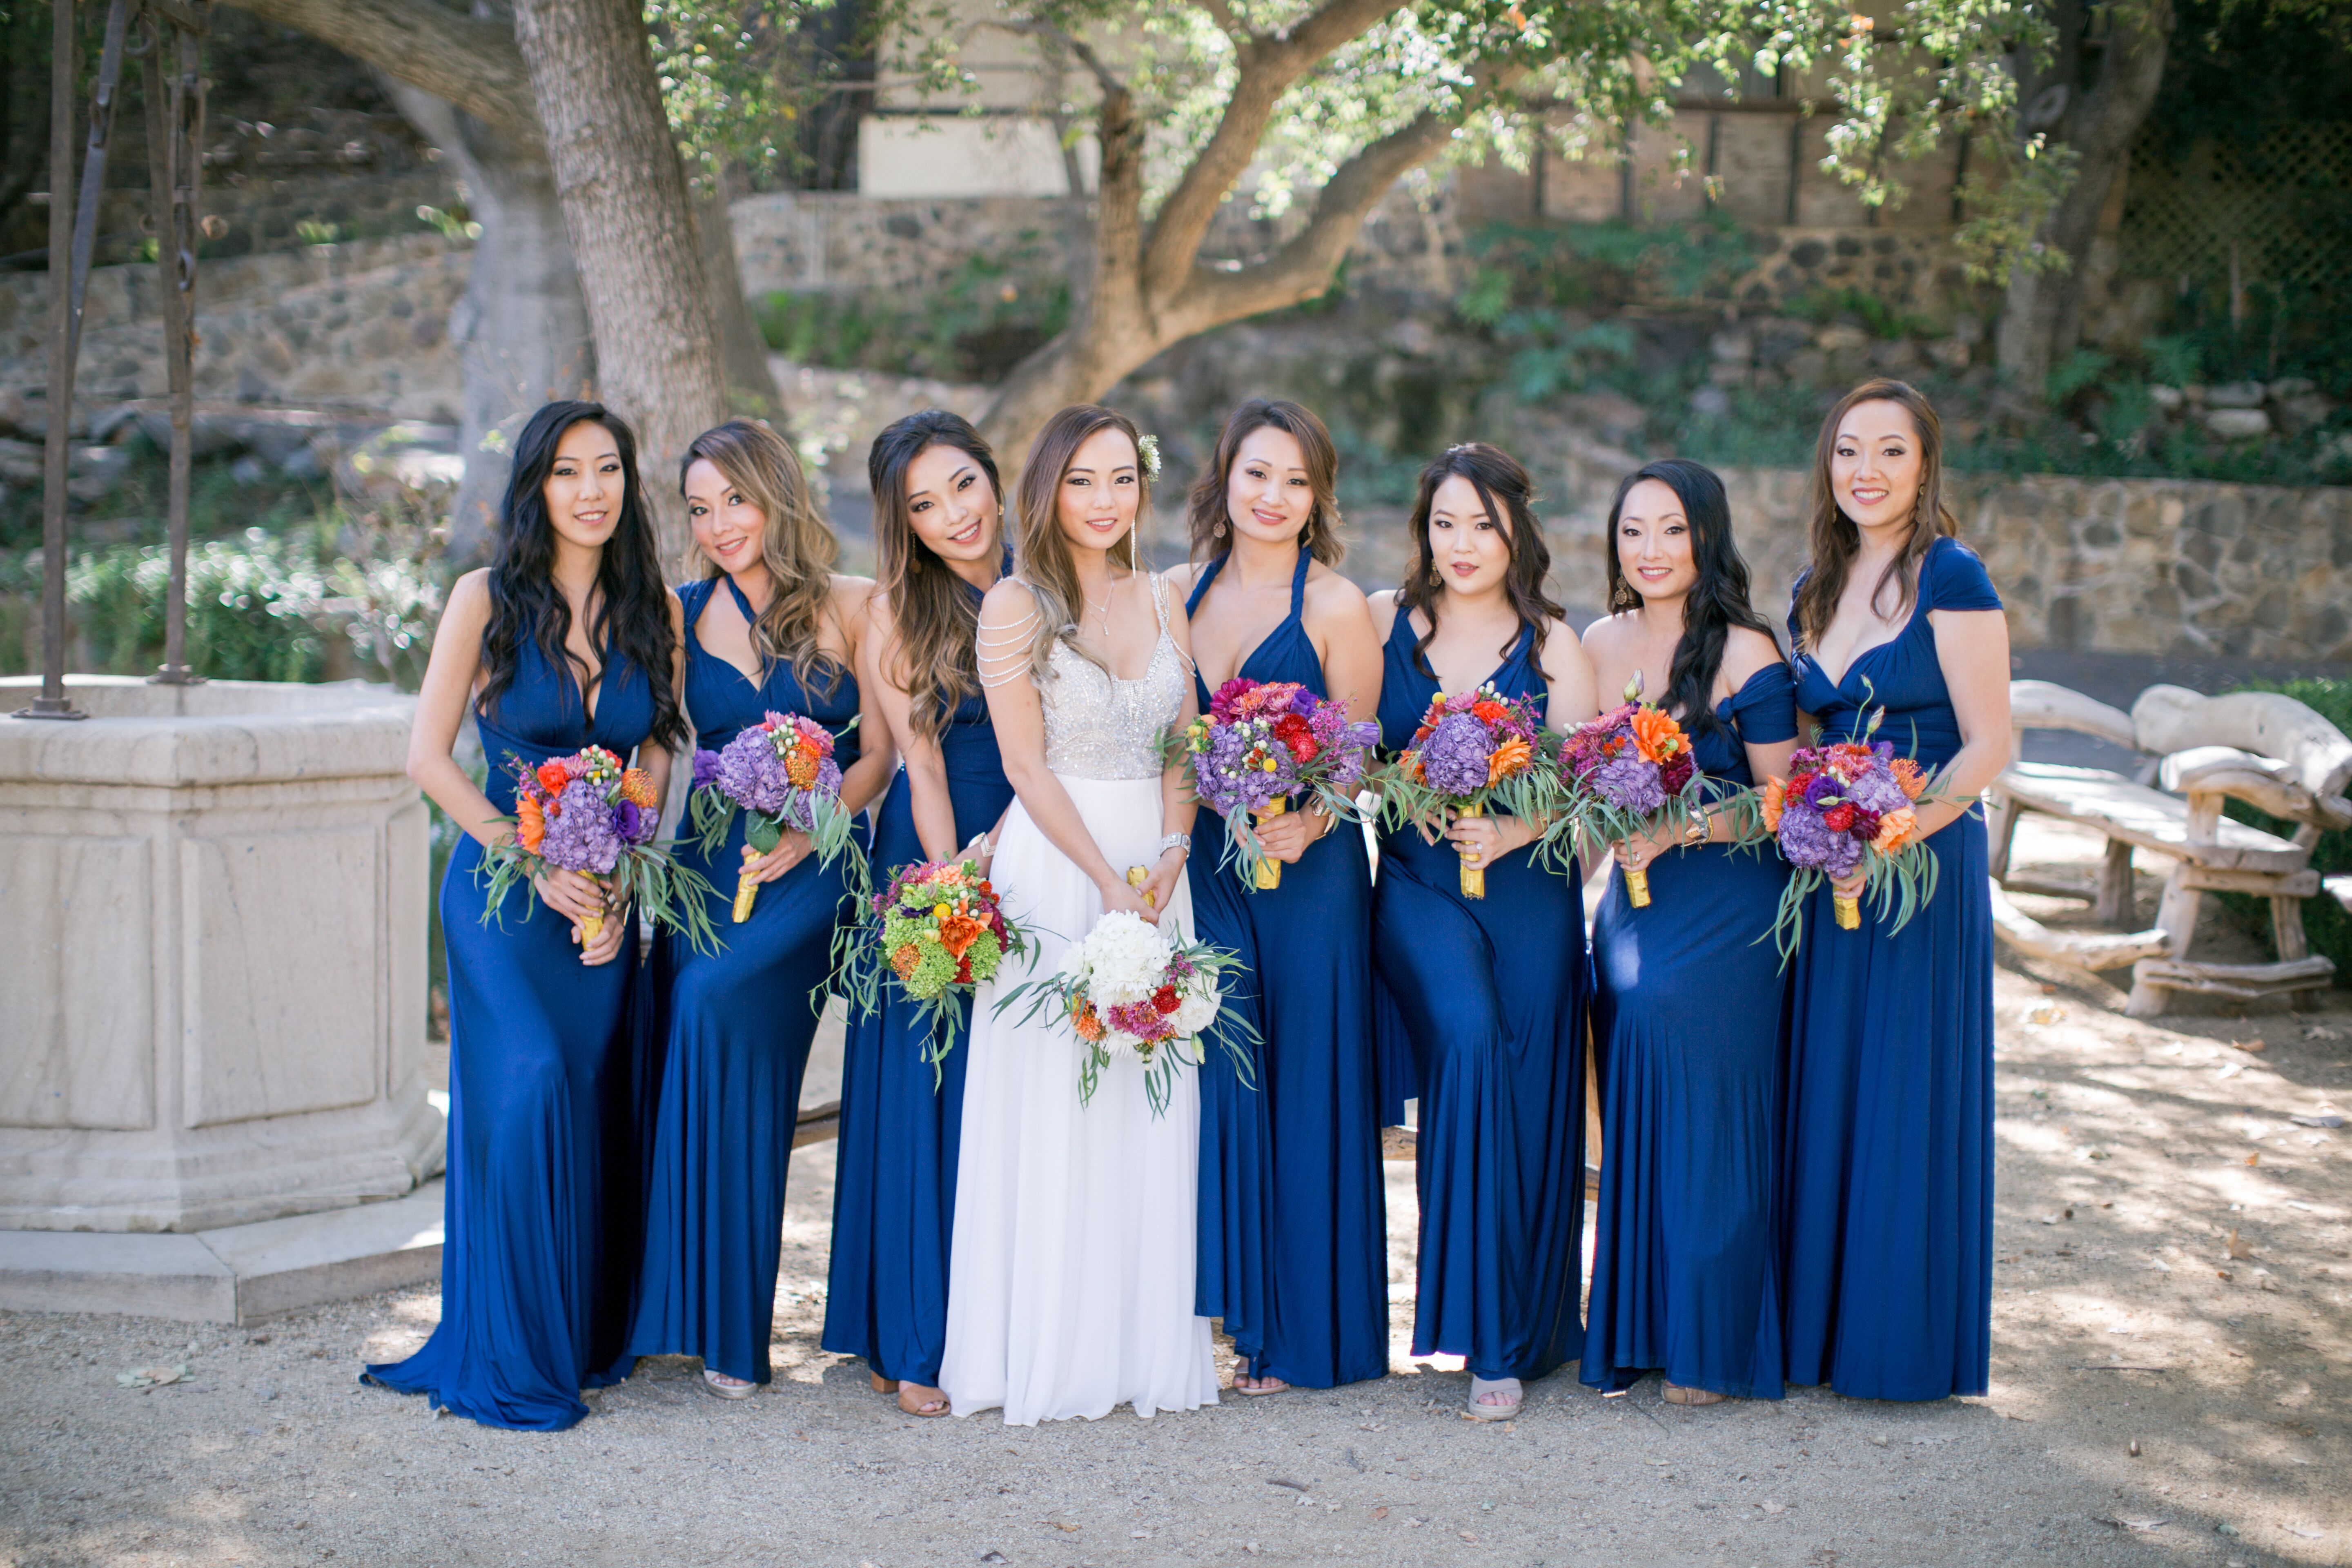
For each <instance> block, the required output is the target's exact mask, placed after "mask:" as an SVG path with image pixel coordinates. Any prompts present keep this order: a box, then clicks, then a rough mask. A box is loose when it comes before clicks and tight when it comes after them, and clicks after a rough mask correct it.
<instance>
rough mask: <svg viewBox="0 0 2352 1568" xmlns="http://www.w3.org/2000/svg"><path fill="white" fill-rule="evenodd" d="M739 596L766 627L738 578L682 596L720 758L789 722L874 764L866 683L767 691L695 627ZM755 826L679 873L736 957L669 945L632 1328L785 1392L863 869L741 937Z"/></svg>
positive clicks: (823, 882)
mask: <svg viewBox="0 0 2352 1568" xmlns="http://www.w3.org/2000/svg"><path fill="white" fill-rule="evenodd" d="M722 587H723V588H724V589H725V590H726V591H727V592H729V593H730V594H732V595H734V597H735V607H736V609H737V610H739V611H740V613H741V614H742V616H743V618H744V619H745V620H746V621H753V620H756V619H757V617H756V616H754V615H753V614H752V611H751V604H750V602H749V601H748V600H746V599H745V598H744V596H743V591H742V590H741V589H740V588H738V587H737V586H736V585H735V581H734V579H733V578H731V577H726V576H719V577H713V578H708V579H706V580H704V581H702V582H699V583H689V584H687V585H686V586H685V587H683V588H681V589H679V590H678V598H679V599H680V600H682V601H683V602H684V604H685V606H686V708H687V713H688V717H689V718H691V719H692V720H693V721H694V729H695V740H696V744H697V745H698V746H699V747H701V748H702V749H703V750H706V751H714V752H715V751H718V750H719V749H721V748H723V747H724V746H725V745H726V744H727V742H730V741H731V740H733V739H734V738H735V737H736V735H737V734H738V733H739V732H740V731H742V730H743V729H744V728H746V727H747V726H749V725H751V724H756V723H758V722H759V721H761V719H762V718H764V717H765V716H766V715H767V714H769V713H771V712H776V713H798V714H802V715H803V716H804V717H807V718H810V719H814V720H815V721H817V722H818V723H820V724H822V725H824V727H825V728H826V729H827V730H829V731H832V732H833V735H834V752H833V755H834V761H835V762H836V763H839V764H840V766H841V768H842V770H843V771H844V772H847V771H848V769H849V768H850V766H851V765H852V764H853V763H856V760H857V751H858V745H857V731H856V730H855V729H852V728H851V727H850V726H851V722H852V721H854V720H855V719H856V717H857V710H858V701H857V682H856V679H855V678H854V677H852V676H851V675H850V674H849V673H848V672H847V671H843V672H842V673H841V674H840V675H839V677H838V678H837V679H836V680H835V684H834V686H833V689H831V690H830V691H824V692H820V691H816V690H813V689H809V688H807V687H804V686H803V685H802V683H801V680H800V679H799V676H798V675H797V673H796V672H795V671H794V670H793V668H792V666H791V665H790V664H788V663H786V662H785V661H783V660H781V659H779V660H778V661H777V662H776V663H775V664H774V665H773V666H772V668H770V669H769V671H768V674H767V679H765V680H764V681H756V682H755V681H754V680H752V679H751V677H749V676H747V675H745V674H744V673H743V672H742V671H741V670H740V669H737V668H735V667H734V666H733V665H731V664H729V663H728V662H727V661H726V660H725V659H723V658H719V657H718V656H717V655H716V654H713V653H711V652H710V651H709V649H707V648H705V647H703V646H702V639H701V638H700V637H698V636H697V635H696V632H695V626H696V623H697V622H698V621H699V620H700V618H701V616H702V612H703V609H704V608H705V607H706V606H707V605H709V603H710V596H711V595H713V594H714V593H716V592H718V591H719V589H720V588H722ZM743 828H744V815H743V813H741V812H740V811H738V812H737V813H736V814H735V820H734V823H733V825H732V826H730V828H729V830H728V834H727V842H726V843H725V844H724V845H722V846H721V847H719V852H718V853H717V854H715V855H712V856H710V857H709V858H708V859H707V860H706V859H705V858H704V857H703V855H702V853H701V850H700V849H699V847H697V846H696V845H694V844H692V843H688V844H684V845H682V846H681V847H680V849H679V855H678V858H679V859H680V860H682V861H683V862H685V863H686V864H687V865H689V866H691V867H693V868H695V869H696V870H698V871H699V872H701V873H702V874H703V875H704V876H705V877H708V878H709V879H710V888H711V890H710V897H709V913H710V921H711V924H712V927H713V928H714V929H715V930H716V931H718V933H719V941H720V942H723V943H725V946H724V947H723V948H722V949H721V950H720V951H719V952H715V953H711V952H695V951H694V949H693V948H692V947H690V946H689V945H688V943H687V942H686V941H685V940H684V939H683V938H680V937H677V936H675V935H672V936H667V937H666V938H665V939H664V940H663V942H662V943H661V945H660V947H659V948H658V950H657V951H656V954H655V963H654V966H653V967H654V970H655V976H654V978H655V984H656V985H657V986H658V987H659V988H660V989H659V991H658V993H657V994H659V996H660V997H661V1004H660V1007H659V1021H658V1023H657V1025H656V1028H657V1030H658V1033H659V1036H660V1037H661V1038H662V1039H663V1047H662V1056H661V1059H660V1064H659V1071H658V1073H657V1074H656V1081H657V1082H658V1083H659V1085H660V1088H659V1089H658V1090H657V1092H656V1101H655V1106H654V1113H653V1121H652V1128H653V1130H652V1133H651V1143H652V1149H651V1171H650V1176H649V1182H648V1190H647V1196H646V1247H645V1261H644V1263H643V1265H642V1266H641V1267H640V1268H639V1270H638V1275H637V1291H636V1301H635V1312H634V1315H633V1317H632V1320H631V1321H630V1325H629V1341H628V1350H629V1353H630V1354H631V1355H689V1356H700V1357H701V1358H702V1364H703V1367H704V1370H706V1371H709V1372H715V1373H721V1374H722V1375H725V1376H728V1377H738V1378H742V1379H744V1380H746V1381H748V1382H752V1383H765V1382H767V1381H768V1377H769V1373H768V1338H769V1330H770V1327H771V1324H772V1320H773V1317H774V1311H775V1299H776V1265H777V1258H778V1256H779V1254H780V1252H781V1250H782V1242H783V1224H784V1180H785V1177H786V1176H787V1174H789V1173H790V1171H791V1168H792V1158H793V1130H794V1129H795V1128H796V1127H797V1126H798V1124H799V1121H800V1101H801V1077H802V1074H803V1072H804V1071H805V1070H806V1068H807V1067H808V1056H809V1045H810V1042H811V1041H812V1040H814V1038H815V1037H816V1026H817V1016H818V1010H819V1005H820V1004H821V1003H822V1002H823V1000H824V996H823V994H822V993H823V990H824V985H825V982H826V979H827V976H828V975H829V974H830V973H831V964H832V946H833V935H834V927H835V922H836V921H838V920H840V919H841V918H843V917H844V916H845V913H846V912H847V911H846V910H845V908H844V900H845V895H846V893H847V890H848V888H847V881H846V877H847V871H848V866H849V861H848V858H847V857H846V856H843V857H840V858H836V859H835V861H834V862H833V864H831V865H830V866H823V865H819V864H818V863H817V858H816V857H815V856H814V855H811V856H809V857H808V858H805V859H803V861H801V863H800V864H799V865H797V866H794V867H793V868H792V869H791V870H790V871H787V872H785V873H784V874H783V875H782V876H781V877H779V878H777V879H775V880H774V881H772V882H769V883H767V884H765V885H763V886H762V887H761V889H760V891H759V895H758V897H757V898H756V900H754V901H753V903H752V905H751V919H750V920H748V921H745V922H744V923H742V924H741V925H736V924H734V923H732V922H733V919H734V916H733V906H734V902H735V879H736V876H737V873H738V871H739V869H740V867H741V866H742V863H743Z"/></svg>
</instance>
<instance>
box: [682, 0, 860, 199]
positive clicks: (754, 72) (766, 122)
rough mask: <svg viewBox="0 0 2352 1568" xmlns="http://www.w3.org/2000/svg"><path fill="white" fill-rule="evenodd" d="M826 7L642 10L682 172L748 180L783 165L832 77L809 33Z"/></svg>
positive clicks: (781, 1)
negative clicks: (731, 168) (738, 174)
mask: <svg viewBox="0 0 2352 1568" xmlns="http://www.w3.org/2000/svg"><path fill="white" fill-rule="evenodd" d="M832 9H833V4H832V0H733V3H731V4H730V3H723V0H646V5H645V18H646V34H647V35H648V37H649V40H650V42H651V44H652V46H653V56H654V69H655V71H656V75H657V76H658V78H659V79H660V81H661V89H662V106H663V108H664V109H665V110H667V111H668V114H669V124H670V131H671V132H672V133H673V134H674V135H676V136H677V142H678V146H679V149H680V150H681V151H682V152H684V153H685V154H686V156H687V160H688V170H689V171H690V172H691V173H692V174H694V175H695V176H696V178H697V179H698V181H701V182H706V183H707V182H708V181H709V180H710V179H711V178H712V177H713V176H714V175H715V174H717V172H718V171H719V169H720V168H721V167H722V166H725V165H730V164H732V165H735V166H737V167H739V168H741V169H742V170H744V171H745V172H746V173H748V174H753V175H758V174H765V173H767V172H769V171H771V170H774V169H777V168H779V167H780V166H784V165H789V164H790V163H791V162H792V161H793V158H794V157H795V155H796V153H797V152H798V142H797V135H798V132H797V124H798V121H800V119H801V117H802V116H803V115H804V114H806V113H807V112H808V111H809V110H812V109H814V107H815V106H816V104H817V103H818V101H819V100H821V99H822V98H823V97H824V93H825V90H826V89H827V86H828V84H829V83H830V82H831V80H832V79H834V78H835V76H837V75H838V74H839V73H838V69H837V68H836V67H835V62H833V61H832V60H831V59H830V58H827V56H826V55H825V53H824V51H823V50H822V49H821V48H819V47H816V46H815V44H814V40H813V39H812V38H811V37H810V34H811V32H812V31H813V30H814V29H813V27H812V24H813V23H814V22H815V21H817V20H818V19H820V18H821V17H822V16H824V14H825V13H828V12H830V11H831V10H832Z"/></svg>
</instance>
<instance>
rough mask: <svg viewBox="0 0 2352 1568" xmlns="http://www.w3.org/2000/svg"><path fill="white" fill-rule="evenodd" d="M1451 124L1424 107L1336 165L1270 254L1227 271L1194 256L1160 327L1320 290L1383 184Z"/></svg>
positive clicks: (1174, 331)
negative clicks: (1294, 229) (1303, 222)
mask: <svg viewBox="0 0 2352 1568" xmlns="http://www.w3.org/2000/svg"><path fill="white" fill-rule="evenodd" d="M1453 134H1454V121H1452V120H1450V119H1447V118H1444V117H1442V116H1440V115H1438V114H1436V113H1434V112H1432V111H1429V110H1424V111H1423V113H1422V114H1421V115H1420V116H1419V117H1418V118H1416V119H1415V120H1413V121H1412V122H1411V123H1409V124H1407V125H1405V126H1403V127H1402V128H1401V129H1399V130H1396V131H1392V132H1390V133H1389V134H1388V135H1386V136H1383V137H1381V139H1380V140H1379V141H1377V142H1372V143H1371V144H1370V145H1369V146H1367V147H1365V148H1364V149H1363V150H1362V151H1360V152H1359V153H1357V154H1356V155H1355V156H1354V157H1352V158H1350V159H1349V160H1348V161H1347V162H1346V163H1342V164H1341V165H1339V170H1338V172H1336V173H1335V174H1332V176H1331V178H1330V181H1329V183H1328V184H1325V185H1324V187H1323V194H1322V195H1321V197H1320V198H1319V199H1318V200H1317V202H1316V204H1315V216H1313V217H1311V218H1309V219H1308V220H1307V226H1306V227H1305V228H1304V229H1301V230H1300V231H1299V232H1298V233H1297V234H1296V235H1294V236H1292V237H1290V238H1289V239H1288V240H1287V241H1286V242H1285V243H1284V244H1283V245H1282V247H1280V248H1279V249H1277V250H1276V251H1275V253H1274V254H1273V255H1272V256H1269V257H1267V258H1265V260H1264V261H1260V262H1256V263H1255V264H1253V265H1251V266H1247V267H1243V268H1237V269H1234V270H1232V271H1226V270H1222V269H1220V268H1212V267H1202V266H1200V265H1198V264H1197V263H1196V264H1194V266H1193V267H1192V269H1191V276H1190V277H1189V278H1188V279H1186V281H1185V284H1184V288H1183V290H1182V292H1181V293H1180V294H1178V295H1177V296H1176V298H1175V299H1174V300H1171V301H1170V302H1169V305H1168V307H1167V309H1166V311H1165V316H1166V318H1167V320H1166V325H1165V331H1166V332H1167V334H1168V335H1169V336H1170V337H1171V339H1173V338H1175V337H1179V336H1183V335H1187V334H1190V333H1192V332H1200V331H1207V330H1208V329H1209V328H1211V327H1213V326H1216V325H1218V324H1220V323H1222V322H1225V321H1239V320H1240V319H1241V318H1243V317H1244V316H1255V315H1257V314H1258V313H1260V312H1261V311H1265V310H1280V309H1282V308H1283V307H1284V306H1286V305H1296V304H1298V303H1299V302H1300V301H1302V300H1313V299H1316V298H1318V297H1319V296H1320V295H1321V294H1322V293H1323V291H1324V290H1325V289H1328V288H1329V287H1330V286H1331V276H1332V274H1333V273H1334V272H1335V271H1337V270H1338V269H1339V263H1340V261H1341V259H1342V258H1345V257H1346V256H1347V254H1348V247H1349V246H1351V245H1353V244H1355V242H1356V236H1357V235H1358V234H1359V233H1360V232H1361V231H1362V228H1363V226H1364V219H1365V218H1366V217H1367V216H1370V213H1371V210H1372V209H1373V208H1374V207H1376V206H1378V205H1380V204H1381V198H1382V197H1383V196H1385V195H1387V194H1388V190H1389V187H1390V186H1391V185H1393V184H1396V182H1397V179H1398V177H1399V176H1400V175H1402V174H1404V172H1405V171H1406V170H1408V169H1411V168H1413V167H1415V166H1417V165H1419V164H1422V163H1427V162H1428V161H1429V160H1430V159H1431V158H1433V157H1435V156H1436V155H1437V153H1440V152H1441V151H1443V150H1444V146H1445V144H1446V142H1448V141H1449V140H1451V139H1452V137H1453Z"/></svg>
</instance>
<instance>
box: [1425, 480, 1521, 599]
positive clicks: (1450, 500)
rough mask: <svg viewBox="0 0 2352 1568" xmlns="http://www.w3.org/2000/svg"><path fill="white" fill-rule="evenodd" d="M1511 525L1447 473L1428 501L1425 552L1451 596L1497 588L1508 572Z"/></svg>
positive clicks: (1468, 484)
mask: <svg viewBox="0 0 2352 1568" xmlns="http://www.w3.org/2000/svg"><path fill="white" fill-rule="evenodd" d="M1510 528H1511V521H1510V519H1509V517H1507V516H1502V517H1497V516H1496V515H1495V514H1494V513H1493V512H1490V511H1489V510H1487V509H1486V502H1485V501H1483V500H1479V499H1478V487H1477V486H1475V485H1474V484H1472V483H1471V482H1470V481H1469V480H1468V479H1464V478H1463V477H1462V476H1461V475H1460V474H1449V475H1447V476H1446V478H1445V480H1444V483H1442V484H1440V485H1439V486H1438V487H1437V491H1436V493H1435V494H1434V495H1433V496H1431V497H1430V501H1429V553H1430V558H1431V559H1432V560H1433V561H1434V562H1435V563H1436V565H1437V575H1438V577H1439V578H1440V579H1441V580H1442V581H1443V582H1444V584H1445V586H1446V588H1447V589H1448V590H1449V591H1451V592H1453V593H1456V594H1486V593H1492V592H1495V591H1497V590H1499V589H1500V588H1501V587H1502V586H1503V583H1504V580H1505V579H1506V578H1507V577H1508V576H1509V575H1510V570H1511V533H1510Z"/></svg>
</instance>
